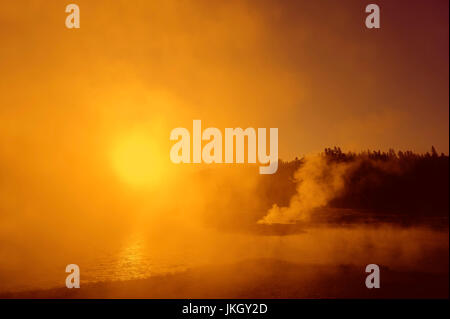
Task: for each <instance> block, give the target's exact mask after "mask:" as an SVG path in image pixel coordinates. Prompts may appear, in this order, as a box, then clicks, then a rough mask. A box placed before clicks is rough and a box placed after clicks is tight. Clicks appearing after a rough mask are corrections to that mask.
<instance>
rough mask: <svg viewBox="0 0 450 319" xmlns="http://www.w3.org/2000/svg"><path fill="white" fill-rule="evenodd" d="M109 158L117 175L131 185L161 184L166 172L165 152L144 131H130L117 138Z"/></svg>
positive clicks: (147, 185) (156, 185)
mask: <svg viewBox="0 0 450 319" xmlns="http://www.w3.org/2000/svg"><path fill="white" fill-rule="evenodd" d="M111 158H112V165H113V169H114V171H115V172H116V174H117V175H118V177H119V178H120V179H121V180H122V181H123V182H125V183H127V184H128V185H130V186H133V187H158V186H161V184H162V183H163V182H164V180H165V178H166V175H167V173H168V164H167V163H166V162H167V161H166V160H167V154H165V152H164V149H163V147H161V145H159V144H158V143H157V141H156V140H155V138H154V137H152V136H151V135H150V134H148V133H145V132H132V133H130V134H127V135H125V136H123V137H121V138H119V139H118V141H117V143H116V144H115V146H114V147H113V151H112V156H111Z"/></svg>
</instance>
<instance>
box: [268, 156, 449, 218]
mask: <svg viewBox="0 0 450 319" xmlns="http://www.w3.org/2000/svg"><path fill="white" fill-rule="evenodd" d="M321 156H323V157H324V158H325V159H326V162H327V163H329V164H339V163H345V164H350V165H351V167H352V168H351V169H349V170H348V173H346V174H345V176H344V181H345V188H344V191H343V192H342V193H341V194H340V195H339V196H337V197H336V198H334V199H333V200H332V201H331V202H330V203H329V207H333V208H351V209H361V210H372V211H373V210H375V211H383V212H389V213H395V214H408V215H415V216H423V217H426V216H430V217H433V216H444V215H445V216H448V212H449V195H448V194H449V193H448V192H449V157H448V156H447V155H445V154H443V153H441V154H438V152H437V151H436V149H435V148H434V147H432V148H431V152H427V153H425V154H417V153H414V152H412V151H398V152H395V151H394V150H392V149H391V150H389V151H388V152H382V151H371V150H367V151H364V152H360V153H354V152H343V151H342V150H341V149H340V148H339V147H334V148H326V149H325V150H324V152H323V153H322V154H321ZM304 161H305V159H304V158H302V159H298V158H296V159H295V160H293V161H289V162H285V161H280V163H279V168H278V172H277V173H276V174H274V175H271V176H265V177H262V180H261V185H260V192H261V195H262V196H261V198H262V199H263V201H264V202H263V204H264V205H265V206H266V207H270V206H271V205H272V204H273V203H277V204H278V205H288V204H289V199H290V198H291V197H292V195H294V194H295V192H296V181H295V179H294V177H293V176H294V173H295V172H296V171H297V170H298V169H299V168H301V167H302V165H303V164H304Z"/></svg>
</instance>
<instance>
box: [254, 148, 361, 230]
mask: <svg viewBox="0 0 450 319" xmlns="http://www.w3.org/2000/svg"><path fill="white" fill-rule="evenodd" d="M353 167H355V163H328V162H327V161H326V159H325V158H324V157H322V156H312V157H308V158H306V159H305V163H304V165H303V166H302V167H300V168H299V169H298V170H297V172H296V173H295V175H294V178H295V180H296V182H297V193H296V194H295V195H294V196H293V197H292V198H291V200H290V203H289V206H288V207H279V206H278V205H277V204H274V205H273V206H272V208H270V209H269V211H268V213H267V215H266V216H264V217H263V218H262V219H260V220H259V221H258V223H259V224H291V223H295V222H296V221H298V220H302V219H307V218H308V216H310V213H311V212H312V211H313V210H314V209H317V208H321V207H325V206H326V205H327V204H328V202H329V201H330V200H332V199H333V198H335V197H336V196H338V195H339V194H340V193H341V192H342V191H343V190H344V188H345V183H344V182H345V176H346V175H347V174H348V173H349V171H350V170H351V169H352V168H353Z"/></svg>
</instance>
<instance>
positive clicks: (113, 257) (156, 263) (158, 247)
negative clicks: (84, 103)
mask: <svg viewBox="0 0 450 319" xmlns="http://www.w3.org/2000/svg"><path fill="white" fill-rule="evenodd" d="M178 236H179V237H178V238H177V239H176V240H173V241H170V240H167V238H165V237H164V236H161V237H160V238H159V240H157V239H156V237H154V236H152V234H151V233H150V232H145V231H139V232H135V233H134V234H132V235H130V236H124V237H123V240H122V241H120V242H118V243H117V244H110V245H103V244H96V243H95V242H92V243H91V245H86V246H85V247H82V249H81V250H79V248H80V247H74V248H76V249H72V250H71V249H70V248H69V249H67V250H65V251H58V250H50V251H49V250H45V251H44V250H41V251H39V252H40V255H39V260H40V262H39V263H35V264H33V263H32V262H33V258H30V259H29V260H26V259H23V260H21V261H20V263H16V264H11V263H6V264H4V263H2V266H1V267H2V268H0V278H1V285H0V291H1V292H6V291H20V290H41V289H47V288H54V287H64V286H65V278H66V276H67V274H66V273H65V266H66V265H67V264H69V263H76V264H78V265H79V266H80V269H81V285H85V284H87V283H93V282H111V281H120V280H134V279H143V278H148V277H152V276H157V275H162V274H170V273H177V272H182V271H184V270H187V269H190V268H195V267H198V266H203V265H223V264H230V263H235V262H239V261H244V260H249V259H250V260H251V259H258V258H271V259H276V260H283V261H290V262H293V263H296V264H313V265H326V266H336V267H338V266H340V265H354V266H357V267H361V272H363V271H364V267H365V265H367V264H369V263H376V264H379V265H383V266H387V267H389V269H393V270H397V271H422V272H430V273H442V272H443V273H445V271H446V270H445V269H448V250H449V243H448V230H436V229H431V228H426V227H413V228H404V227H399V226H391V225H389V224H381V225H378V226H366V225H356V226H352V227H330V226H326V227H318V228H312V229H307V230H306V231H305V232H302V233H297V234H290V235H285V236H278V235H255V234H248V233H221V232H218V231H213V230H210V229H206V228H204V229H199V228H196V229H186V230H185V231H184V233H183V234H182V235H180V234H178ZM8 265H10V267H8Z"/></svg>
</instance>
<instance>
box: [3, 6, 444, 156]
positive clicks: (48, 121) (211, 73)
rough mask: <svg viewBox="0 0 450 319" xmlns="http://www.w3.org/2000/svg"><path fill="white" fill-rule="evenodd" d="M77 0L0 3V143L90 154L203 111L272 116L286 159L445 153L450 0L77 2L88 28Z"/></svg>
mask: <svg viewBox="0 0 450 319" xmlns="http://www.w3.org/2000/svg"><path fill="white" fill-rule="evenodd" d="M68 3H69V2H67V1H51V2H50V1H14V2H11V1H1V11H0V39H1V47H0V70H1V72H2V76H1V79H0V105H1V106H0V121H1V122H0V123H1V125H0V126H1V128H0V133H1V144H2V149H1V151H2V152H3V153H5V154H6V155H5V156H6V157H7V156H8V155H7V154H9V155H10V156H12V158H14V157H15V156H21V157H26V156H28V155H30V154H35V156H36V157H39V158H41V157H42V161H45V160H46V159H45V157H43V156H40V155H36V154H41V155H42V154H46V152H47V151H49V152H56V153H58V152H59V154H66V155H67V154H68V153H70V152H72V153H77V151H80V150H81V151H82V152H83V153H86V152H90V151H93V150H97V149H98V147H99V145H106V144H108V143H109V142H111V141H113V140H115V139H117V138H118V137H117V136H120V135H121V134H122V132H127V131H129V130H130V129H132V128H133V129H134V128H136V127H139V128H142V127H154V126H155V125H160V126H158V127H159V128H160V129H159V130H158V132H157V133H155V134H154V135H153V136H154V139H158V140H159V139H161V140H163V141H164V143H166V142H167V141H166V139H167V140H168V137H169V133H170V130H171V129H172V128H174V127H178V126H184V127H187V128H189V129H191V126H192V120H193V119H201V120H202V122H203V123H204V125H205V126H215V127H218V128H224V127H237V126H241V127H249V126H253V127H278V128H279V154H280V157H281V158H283V159H291V158H293V157H295V156H297V155H303V154H306V153H310V152H316V151H320V150H322V149H323V148H324V147H328V146H333V145H338V146H342V147H343V148H345V149H354V150H361V149H367V148H371V149H374V148H375V149H385V150H387V149H388V148H390V147H393V148H395V149H413V150H416V151H426V150H429V148H430V146H431V145H435V147H436V148H437V149H438V151H443V152H445V153H448V144H449V134H448V129H449V122H448V110H449V108H448V98H449V96H448V88H447V87H448V67H449V64H448V53H449V52H448V1H445V0H443V1H431V2H430V1H377V3H378V4H379V5H380V7H381V11H382V13H381V25H382V26H381V29H380V30H368V29H366V28H365V27H364V23H363V22H364V18H365V13H364V6H365V4H366V3H364V1H362V2H361V1H345V2H339V4H338V3H337V2H335V1H320V2H319V1H314V2H311V1H258V2H256V1H220V2H219V1H135V0H133V1H114V2H112V1H95V2H93V1H82V0H79V1H75V3H77V4H78V5H79V6H80V10H81V28H80V29H78V30H69V29H66V28H65V25H64V21H65V18H66V13H65V12H64V9H65V5H66V4H68ZM155 121H156V122H158V123H159V124H155ZM112 143H114V142H112ZM19 145H21V147H22V148H20V149H19ZM55 150H57V151H55ZM27 151H29V152H30V153H29V154H27V153H26V152H27ZM61 156H64V155H61Z"/></svg>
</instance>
